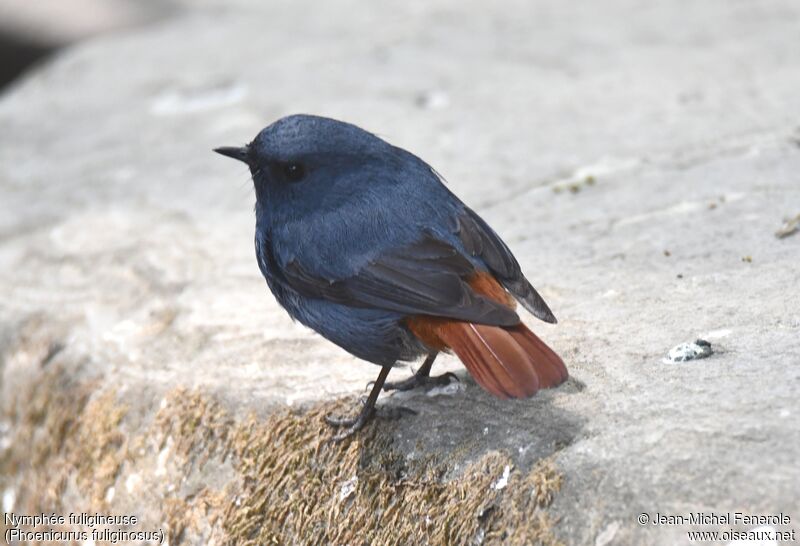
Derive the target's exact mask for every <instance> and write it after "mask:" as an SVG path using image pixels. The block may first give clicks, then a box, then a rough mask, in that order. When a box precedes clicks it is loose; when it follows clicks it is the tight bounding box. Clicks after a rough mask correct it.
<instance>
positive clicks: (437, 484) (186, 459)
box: [0, 0, 800, 545]
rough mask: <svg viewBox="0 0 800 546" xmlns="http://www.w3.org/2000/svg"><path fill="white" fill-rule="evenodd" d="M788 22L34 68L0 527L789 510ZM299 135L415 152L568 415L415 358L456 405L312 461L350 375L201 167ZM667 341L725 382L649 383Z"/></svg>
mask: <svg viewBox="0 0 800 546" xmlns="http://www.w3.org/2000/svg"><path fill="white" fill-rule="evenodd" d="M797 11H798V7H797V6H796V5H795V4H794V3H791V2H788V1H784V2H768V3H760V4H758V5H757V6H756V5H750V4H737V5H736V6H732V5H730V3H728V2H723V1H722V0H719V1H712V2H703V3H687V4H685V5H683V4H681V5H676V4H674V3H665V4H653V5H651V6H649V7H648V8H647V9H642V8H641V7H640V6H634V5H632V4H631V3H629V2H627V1H623V0H609V1H608V2H606V3H605V4H604V5H603V8H602V9H599V8H597V7H594V5H593V4H592V5H577V4H576V5H562V4H558V5H552V6H550V5H548V4H547V3H545V2H537V3H515V4H508V5H503V6H499V5H494V4H489V3H478V2H472V3H468V5H466V6H465V5H464V4H463V3H459V4H454V3H452V4H451V3H447V2H435V3H424V4H419V3H408V2H405V3H400V2H398V3H394V4H393V5H392V6H391V9H387V7H386V6H383V5H381V6H378V5H377V4H375V5H373V4H364V3H359V4H355V3H352V4H350V3H346V2H344V3H336V4H334V3H324V4H319V3H315V4H313V5H312V4H311V3H310V2H297V3H293V4H291V5H282V6H281V7H280V8H278V7H276V6H272V5H267V4H265V3H255V4H254V3H249V2H247V3H245V2H243V1H242V2H230V3H224V4H221V3H215V2H210V1H208V2H198V3H192V4H188V3H187V4H186V5H185V6H184V7H183V11H182V12H181V13H178V14H176V15H175V16H174V17H172V18H170V19H167V20H163V21H161V22H159V23H157V24H153V25H150V26H146V27H141V28H137V29H136V30H128V31H126V32H120V33H115V34H107V35H104V36H101V37H98V38H96V39H93V40H91V41H87V42H83V43H80V44H78V45H76V46H74V47H72V48H70V49H69V50H67V51H64V52H63V53H62V54H60V55H59V56H57V57H56V58H55V59H53V60H52V61H51V62H49V63H48V64H47V65H46V66H43V67H41V68H40V69H39V70H38V71H36V72H34V73H31V74H30V75H29V76H28V77H27V78H26V79H25V80H24V81H22V82H19V83H18V84H16V85H15V86H14V87H13V89H11V90H10V91H9V92H7V93H6V94H4V95H3V96H2V99H1V100H0V123H2V126H3V128H4V130H3V131H1V132H0V192H2V193H1V194H0V212H2V214H1V215H0V238H2V246H0V281H1V282H0V302H2V303H0V350H1V351H2V375H1V376H0V377H2V384H0V397H1V398H2V419H1V420H0V421H1V425H0V436H1V437H0V448H2V452H0V492H1V493H2V498H3V504H4V510H5V509H8V510H14V512H16V513H19V514H36V513H38V512H44V511H46V512H51V511H53V512H56V513H61V514H68V513H70V512H75V513H78V512H86V513H89V514H94V513H101V514H115V515H125V514H130V515H135V516H136V517H137V518H138V522H137V524H136V525H135V526H131V527H130V528H129V529H128V530H131V529H133V530H139V531H154V532H155V531H159V530H160V531H162V532H163V533H164V534H165V536H166V537H167V539H168V540H169V542H170V544H173V545H174V544H208V543H222V542H226V541H234V542H236V543H253V544H255V543H259V544H263V543H269V542H271V541H277V542H279V543H308V542H328V543H335V544H342V543H361V542H363V541H368V542H370V543H373V544H380V543H385V542H387V541H389V540H394V541H397V542H400V543H424V542H427V543H431V544H438V543H445V542H447V541H449V542H450V543H459V544H460V543H471V542H483V543H486V544H526V543H531V542H535V541H537V540H538V541H541V542H544V543H556V542H563V543H567V544H592V543H598V542H603V543H606V542H607V543H609V544H674V543H679V542H685V541H686V540H687V538H686V536H687V535H686V532H687V531H688V530H693V527H691V526H686V525H675V526H654V525H640V524H639V523H638V521H637V516H638V515H640V514H642V513H648V514H651V515H652V516H655V514H656V513H660V514H668V515H676V514H677V515H679V514H684V515H686V514H689V513H690V512H701V511H705V512H711V511H713V512H728V511H731V512H733V511H741V512H745V513H750V514H771V513H778V512H781V511H783V512H784V513H788V514H790V515H792V516H794V515H795V514H797V513H800V510H798V508H800V507H799V506H798V500H797V484H798V483H800V470H798V466H797V464H796V461H797V459H798V451H799V450H800V428H799V427H798V426H797V415H796V414H797V409H796V408H797V403H796V393H797V387H798V375H797V370H796V368H797V366H796V364H797V362H798V359H799V358H800V336H798V333H800V312H798V309H800V292H798V291H797V290H796V287H797V285H798V280H799V279H798V270H797V267H796V266H797V263H798V248H797V246H796V244H795V239H796V238H787V239H778V238H776V237H775V236H774V230H775V224H776V219H779V218H783V217H790V216H792V215H794V214H796V206H797V204H796V196H797V171H798V169H800V153H799V151H798V148H797V146H796V145H795V143H794V142H793V138H795V137H794V135H796V125H797V122H796V120H794V119H793V118H792V117H791V116H789V115H788V113H789V112H794V111H795V110H796V90H797V85H798V78H799V76H798V72H797V65H798V60H799V59H798V58H797V56H798V53H797V52H796V51H794V50H792V49H791V48H789V49H787V48H786V45H785V44H787V43H792V42H791V40H792V39H793V38H794V36H795V33H796V16H797ZM355 29H357V31H358V33H355V32H354V30H355ZM420 97H434V98H435V97H446V99H447V100H440V99H438V98H437V99H436V100H433V99H425V100H423V101H422V102H420ZM300 111H304V112H314V113H319V114H323V115H330V116H334V117H338V118H343V119H347V120H349V121H352V122H355V123H357V124H360V125H362V126H364V127H365V128H367V129H370V130H372V131H375V132H377V133H379V134H380V135H382V136H384V137H385V138H387V139H389V140H390V141H392V142H394V143H396V144H398V145H401V146H404V147H406V148H408V149H410V150H411V151H413V152H415V153H417V154H419V155H421V156H422V157H424V158H425V159H427V160H428V161H430V162H431V163H432V164H433V165H434V166H435V167H436V168H437V170H439V171H440V172H441V173H442V174H443V175H444V176H445V177H446V178H447V179H448V180H449V184H450V187H451V188H452V189H453V190H454V191H455V192H456V193H458V194H459V195H460V196H461V197H462V198H463V199H464V200H465V201H467V202H468V203H469V204H470V205H471V206H473V208H475V209H476V210H478V211H479V212H480V213H481V214H482V215H483V216H484V217H485V218H486V219H487V220H488V221H489V222H490V223H491V224H492V225H493V226H494V227H496V229H497V230H498V231H499V232H500V234H501V235H502V236H503V237H504V238H505V240H506V241H507V242H508V243H509V245H510V246H511V247H512V249H513V250H514V252H515V253H516V255H517V256H518V258H519V259H520V262H521V264H522V267H523V269H524V270H525V271H526V272H527V273H528V276H529V277H530V279H531V280H532V282H533V284H534V285H535V286H536V287H537V288H538V289H539V290H540V292H541V293H542V294H543V295H544V297H545V298H546V299H547V301H548V302H549V303H550V304H551V307H552V308H553V310H554V312H555V314H556V316H557V317H558V318H559V324H558V325H556V326H550V325H545V324H543V323H540V322H538V321H535V320H534V319H532V318H531V317H529V316H526V317H525V320H526V321H527V322H528V324H529V325H530V326H531V327H532V328H533V329H534V330H535V331H536V332H537V333H538V334H539V335H540V336H541V337H542V338H544V339H545V340H546V341H547V342H548V343H549V344H551V345H552V346H553V347H554V348H555V349H556V350H557V351H558V352H559V353H560V354H561V355H562V356H563V357H564V359H565V361H566V362H567V365H568V366H569V368H570V372H571V379H570V381H569V382H568V383H567V384H565V385H564V386H562V387H560V388H558V389H555V390H551V391H546V392H542V393H540V394H539V395H537V396H536V397H534V398H533V399H531V400H526V401H520V402H502V401H498V400H494V399H493V398H491V397H490V396H489V395H487V394H486V393H484V392H482V391H481V390H480V389H479V388H478V387H477V386H476V385H475V383H474V382H473V381H472V380H471V379H469V377H468V376H466V375H465V373H464V372H463V369H462V368H461V366H460V365H459V364H458V363H457V362H456V361H455V360H454V359H452V358H447V359H442V362H441V363H438V362H437V366H436V370H435V372H436V373H441V372H444V371H456V372H457V373H458V374H459V376H460V379H461V386H462V387H463V388H458V389H452V390H451V391H448V392H447V393H442V395H438V396H426V393H425V392H413V393H402V394H397V395H394V396H385V397H382V399H381V401H380V402H379V404H385V405H397V406H407V407H412V408H413V409H415V410H416V411H417V412H418V414H417V415H416V416H403V417H402V418H401V419H399V420H394V421H388V420H380V421H378V422H376V423H375V424H374V425H373V426H371V427H369V428H368V429H367V430H366V431H365V432H364V433H363V434H361V435H360V436H359V437H358V438H357V439H356V440H354V441H351V442H346V443H344V444H341V445H331V444H328V443H327V442H326V440H327V439H328V438H329V437H330V434H331V431H330V430H328V429H327V428H326V426H324V424H323V423H322V416H323V415H324V414H326V413H328V412H333V411H337V412H339V411H346V410H349V409H351V408H353V407H354V405H355V404H356V399H357V397H358V396H360V395H361V393H362V392H363V388H364V385H365V384H366V383H367V382H368V381H370V380H372V379H374V377H375V375H377V371H378V370H377V368H376V367H374V366H372V365H369V364H365V363H363V362H359V361H357V360H356V359H354V358H352V357H350V356H349V355H347V354H346V353H344V352H342V351H341V350H339V349H337V348H336V347H334V346H332V345H330V344H329V343H327V342H325V341H324V340H322V339H320V338H319V337H317V336H316V335H314V334H313V333H310V332H308V331H306V330H305V329H303V328H302V327H300V326H299V325H296V324H293V323H291V322H290V321H289V319H288V318H287V317H286V315H285V313H283V312H282V311H281V310H280V309H279V308H278V307H277V305H276V304H275V302H274V301H273V299H272V297H271V296H270V295H269V294H268V292H267V288H266V286H265V284H264V281H263V280H262V279H261V277H260V276H259V273H258V270H257V267H256V263H255V259H254V256H253V249H252V230H253V218H252V208H251V207H252V201H253V196H252V190H251V188H250V185H249V180H248V173H247V172H246V170H245V169H244V168H243V167H241V168H238V170H237V168H236V167H233V166H232V165H231V163H230V162H229V161H225V160H223V159H222V158H219V157H218V156H215V155H214V154H213V153H212V152H211V149H212V148H213V147H215V146H219V145H229V144H236V143H237V142H240V143H241V142H246V141H247V140H248V139H249V138H251V137H252V135H253V134H254V133H255V131H257V130H258V129H260V128H261V127H262V126H264V125H266V124H267V123H268V122H270V121H272V120H273V119H275V118H277V117H278V116H281V115H284V114H288V113H292V112H300ZM590 180H591V183H590V182H589V181H590ZM573 187H574V188H575V189H574V190H573V189H572V188H573ZM556 188H561V189H563V191H556ZM709 203H714V204H715V205H716V206H715V207H714V208H711V207H709ZM665 248H666V249H669V251H670V256H669V257H667V256H665V255H664V253H663V249H665ZM743 255H752V256H753V260H752V263H744V262H742V261H741V256H743ZM678 274H681V275H682V277H683V278H681V279H678V278H676V275H678ZM708 332H725V333H724V334H719V336H720V337H712V336H709V335H707V333H708ZM690 336H691V337H690ZM698 336H700V337H702V338H704V339H710V340H713V343H714V344H715V346H716V345H720V346H722V347H724V351H720V352H718V353H717V354H715V356H714V358H712V359H709V360H706V361H704V362H703V365H702V366H694V365H692V366H689V365H687V366H664V365H663V364H662V363H661V358H662V356H663V350H664V348H665V347H670V346H671V345H672V344H673V343H674V342H675V340H676V339H693V338H695V337H698ZM407 373H409V371H408V370H403V369H400V370H397V371H395V372H393V373H392V376H393V377H391V378H390V379H400V378H403V377H404V376H405V374H407ZM506 468H508V469H509V470H508V475H507V476H505V469H506ZM504 476H505V477H504ZM503 480H504V481H505V485H504V487H502V488H498V487H492V485H493V484H498V483H502V481H503ZM343 492H346V494H343ZM9 506H10V508H8V507H9ZM776 528H777V529H778V530H786V529H787V527H786V526H779V527H776ZM703 529H713V527H701V530H703ZM4 530H5V529H3V531H4ZM608 541H610V542H608Z"/></svg>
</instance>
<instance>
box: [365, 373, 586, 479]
mask: <svg viewBox="0 0 800 546" xmlns="http://www.w3.org/2000/svg"><path fill="white" fill-rule="evenodd" d="M458 377H459V381H460V382H459V384H458V388H457V389H449V390H450V392H449V393H448V394H442V393H441V390H440V391H438V393H437V391H436V390H427V391H426V390H425V389H415V390H414V391H410V392H398V393H394V394H392V395H389V396H386V395H384V396H382V397H381V400H380V401H379V403H378V405H379V410H378V417H377V418H376V419H375V422H374V423H373V425H372V426H374V427H378V428H379V429H380V430H381V433H383V434H388V435H391V436H392V437H393V445H394V447H395V449H397V450H398V451H400V452H402V453H404V454H405V455H406V456H409V457H414V456H420V457H422V456H430V455H432V454H433V455H436V456H440V457H442V458H443V459H447V460H449V461H450V462H451V463H455V464H458V463H459V462H469V461H475V460H478V459H479V458H480V457H481V456H483V455H484V454H486V453H488V452H490V451H502V452H505V453H507V454H508V455H509V456H510V458H511V459H512V460H513V461H514V463H515V464H516V465H517V466H519V467H521V468H529V467H530V466H532V465H533V464H535V463H536V462H537V461H539V460H541V459H544V458H547V457H549V456H551V455H553V454H554V453H556V452H558V451H560V450H561V449H563V448H565V447H566V446H568V445H570V444H572V443H573V442H574V441H575V440H576V439H577V438H578V437H579V436H580V434H581V431H582V429H583V427H584V424H585V418H583V417H581V416H579V415H577V414H575V413H574V412H571V411H569V410H568V409H565V408H564V407H563V406H564V405H566V404H563V403H562V400H563V397H567V396H575V395H579V393H580V392H581V391H582V390H583V385H582V383H581V382H580V381H579V380H576V379H572V378H570V379H569V380H568V381H567V382H566V383H564V384H563V385H561V386H560V387H558V388H555V389H548V390H542V391H540V392H539V393H537V395H536V396H534V397H533V398H530V399H527V400H499V399H497V398H494V397H493V396H491V395H490V394H488V393H486V392H484V391H483V390H482V389H481V388H480V387H478V386H477V385H476V384H475V382H474V381H473V380H472V379H471V378H470V377H469V376H468V375H466V374H463V373H462V374H459V376H458ZM452 391H455V392H452ZM398 407H403V408H409V409H412V410H413V411H414V412H415V414H413V415H410V414H408V413H407V412H400V415H401V416H400V417H399V418H387V417H382V414H390V415H391V414H398V412H396V411H391V409H392V408H398ZM381 408H383V410H382V409H381ZM387 410H389V411H387Z"/></svg>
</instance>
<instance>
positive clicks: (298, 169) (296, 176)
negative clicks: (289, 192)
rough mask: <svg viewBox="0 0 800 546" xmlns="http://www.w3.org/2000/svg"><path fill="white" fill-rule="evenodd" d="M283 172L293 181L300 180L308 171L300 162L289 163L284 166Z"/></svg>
mask: <svg viewBox="0 0 800 546" xmlns="http://www.w3.org/2000/svg"><path fill="white" fill-rule="evenodd" d="M283 174H285V175H286V178H288V179H289V180H291V181H292V182H299V181H300V180H302V179H303V177H304V176H305V174H306V171H305V169H303V166H302V165H301V164H299V163H287V164H285V165H284V166H283Z"/></svg>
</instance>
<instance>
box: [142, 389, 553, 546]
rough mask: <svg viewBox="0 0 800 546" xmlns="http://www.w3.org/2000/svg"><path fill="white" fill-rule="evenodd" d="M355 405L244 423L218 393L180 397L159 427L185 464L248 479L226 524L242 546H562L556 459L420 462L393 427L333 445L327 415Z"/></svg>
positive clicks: (440, 457)
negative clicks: (211, 465) (217, 463)
mask: <svg viewBox="0 0 800 546" xmlns="http://www.w3.org/2000/svg"><path fill="white" fill-rule="evenodd" d="M353 404H354V402H353V401H352V400H339V401H336V402H333V403H322V404H318V405H315V406H313V407H310V408H308V409H306V410H304V411H296V410H281V411H277V412H275V413H273V414H271V415H269V416H267V417H266V418H265V419H259V418H257V417H255V416H254V415H251V416H249V417H247V418H246V419H244V420H242V421H237V420H236V419H234V418H232V417H231V416H230V415H229V414H228V413H227V412H226V411H225V410H224V409H223V408H222V407H221V406H220V405H219V404H218V403H216V402H213V401H212V400H210V399H209V398H208V397H207V396H206V395H203V394H201V393H189V392H186V391H183V390H179V391H175V392H173V393H172V394H171V395H170V397H169V398H168V403H167V404H166V405H165V406H164V407H163V408H162V410H161V412H160V413H159V416H158V418H157V420H156V422H157V423H158V426H159V427H160V429H161V430H160V434H161V435H162V437H163V438H168V437H171V438H174V442H175V446H176V450H177V451H178V452H180V453H181V454H182V455H183V457H184V458H185V464H187V465H196V464H203V462H204V461H208V460H209V459H210V458H211V457H221V458H223V459H227V458H230V460H231V461H232V464H233V466H234V468H235V470H236V472H237V474H238V475H239V476H240V478H241V483H240V486H239V487H238V488H237V491H235V492H229V494H228V495H227V498H226V500H225V501H224V506H223V507H222V513H221V515H220V516H219V520H218V521H219V525H220V526H221V527H222V529H223V530H224V534H225V536H226V538H227V540H228V541H230V542H231V543H235V544H315V543H330V544H389V543H396V544H475V543H477V544H480V543H484V544H537V543H538V544H557V543H558V541H557V539H556V538H555V536H554V535H553V532H552V521H551V519H550V518H549V516H548V514H547V512H546V508H547V506H548V505H549V504H550V502H551V501H552V499H553V496H554V495H555V494H556V493H557V492H558V490H559V488H560V486H561V479H562V478H561V476H560V474H559V473H558V471H557V470H556V468H555V466H554V463H553V462H552V460H549V459H548V460H544V461H540V462H539V463H538V464H537V465H535V466H534V468H533V469H531V470H530V471H529V472H523V471H521V470H519V469H515V468H514V465H513V462H512V460H511V458H510V457H509V456H508V454H506V453H502V452H499V451H490V452H488V453H486V454H484V455H483V456H482V457H481V458H480V459H479V460H477V461H474V462H472V463H471V464H469V465H467V466H466V467H465V468H464V469H463V470H461V471H460V472H457V473H456V472H454V469H453V466H452V463H450V462H449V461H447V460H446V459H445V458H444V454H432V455H431V456H430V457H427V458H425V459H414V460H410V459H408V458H407V457H406V456H405V455H404V454H402V453H400V452H399V451H398V450H397V449H395V448H394V446H393V425H392V423H391V422H386V421H382V420H377V421H374V422H373V424H372V425H370V426H368V427H367V428H366V429H365V430H363V431H362V432H361V433H359V434H358V435H357V436H356V437H354V438H353V439H350V440H348V441H345V442H343V443H340V444H334V443H331V442H330V441H329V440H330V438H331V435H332V431H331V429H330V428H329V427H328V425H327V424H325V422H324V416H325V415H326V414H329V413H340V412H342V411H347V410H348V409H352V408H353ZM453 474H456V476H455V477H449V478H446V476H452V475H453ZM223 496H225V495H223ZM209 498H213V499H215V502H219V500H220V496H219V492H213V491H204V492H203V494H201V495H199V497H198V499H199V501H198V502H201V503H204V504H208V499H209ZM191 504H192V501H189V502H188V503H187V505H182V507H181V510H178V511H177V513H178V514H179V516H178V518H177V519H176V520H174V521H172V522H171V524H170V527H171V528H173V529H181V531H182V530H184V529H186V528H187V526H191V522H190V521H189V518H187V517H184V516H185V514H187V513H188V511H189V508H190V505H191ZM204 513H205V512H204ZM175 538H178V537H177V536H175Z"/></svg>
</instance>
